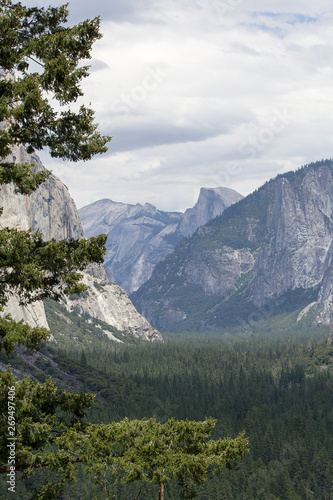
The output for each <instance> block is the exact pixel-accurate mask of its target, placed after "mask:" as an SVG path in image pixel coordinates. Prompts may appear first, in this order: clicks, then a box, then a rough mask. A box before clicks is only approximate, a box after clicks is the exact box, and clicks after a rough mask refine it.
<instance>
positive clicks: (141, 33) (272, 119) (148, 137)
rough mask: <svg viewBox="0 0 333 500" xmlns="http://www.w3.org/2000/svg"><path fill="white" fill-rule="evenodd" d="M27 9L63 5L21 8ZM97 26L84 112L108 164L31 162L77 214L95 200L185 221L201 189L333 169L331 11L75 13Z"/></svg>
mask: <svg viewBox="0 0 333 500" xmlns="http://www.w3.org/2000/svg"><path fill="white" fill-rule="evenodd" d="M22 3H25V4H26V5H38V6H47V5H48V4H51V5H59V3H58V1H57V0H56V1H53V0H51V1H47V2H45V1H44V0H27V1H26V2H24V0H23V2H22ZM69 9H70V22H71V23H77V22H79V21H82V20H84V19H87V18H93V17H95V16H98V15H99V16H100V17H101V31H102V33H103V35H104V36H103V38H102V39H101V40H99V41H98V42H97V43H96V44H95V46H94V49H93V52H92V59H91V61H90V64H91V75H90V77H89V78H88V79H86V80H85V81H84V82H83V85H82V88H83V91H84V98H83V100H82V102H83V103H85V104H89V103H91V105H92V108H93V109H94V110H95V111H96V121H97V122H98V123H99V130H100V131H101V132H102V133H103V134H108V135H112V141H111V142H110V145H109V150H108V152H107V153H105V154H103V155H99V156H96V157H95V158H94V159H92V160H90V161H89V162H79V163H70V162H67V161H65V162H63V161H62V160H53V159H50V157H49V156H48V155H47V153H46V152H41V153H40V157H41V159H42V161H43V163H44V165H45V166H46V167H47V168H51V169H52V170H53V172H54V173H55V175H57V176H58V177H60V179H61V180H62V181H63V182H64V184H66V185H67V187H68V188H69V190H70V193H71V195H72V197H73V199H74V201H75V202H76V204H77V206H78V208H80V207H82V206H85V205H88V204H90V203H92V202H94V201H97V200H99V199H103V198H109V199H112V200H113V201H118V202H124V203H131V204H136V203H141V204H144V203H146V202H148V203H151V204H153V205H155V206H156V207H157V208H159V209H161V210H167V211H182V210H185V209H186V208H188V207H191V206H193V205H194V204H195V202H196V200H197V198H198V194H199V191H200V188H201V187H210V188H214V187H218V186H224V187H229V188H231V189H235V190H236V191H238V192H240V193H241V194H243V195H247V194H249V193H250V192H252V191H253V190H254V189H256V188H258V187H260V186H261V185H262V184H263V183H264V182H266V181H267V180H269V179H270V178H272V177H275V176H276V175H277V174H280V173H283V172H287V171H289V170H295V169H297V168H298V167H300V166H302V165H304V164H307V163H310V162H312V161H317V160H320V159H323V158H331V157H333V140H332V136H333V37H332V25H333V3H332V2H331V1H330V0H316V2H314V1H313V0H293V1H292V2H290V0H279V1H276V0H182V1H181V2H179V1H176V0H121V1H119V0H94V1H91V0H72V1H70V5H69Z"/></svg>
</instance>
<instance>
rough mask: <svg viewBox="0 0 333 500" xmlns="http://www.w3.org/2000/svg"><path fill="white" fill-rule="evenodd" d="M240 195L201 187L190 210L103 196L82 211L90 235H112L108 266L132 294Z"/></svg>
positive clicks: (107, 269) (108, 273)
mask: <svg viewBox="0 0 333 500" xmlns="http://www.w3.org/2000/svg"><path fill="white" fill-rule="evenodd" d="M241 198H242V195H240V194H239V193H237V192H236V191H234V190H232V189H228V188H201V190H200V195H199V199H198V201H197V203H196V205H195V206H194V207H193V208H190V209H187V210H186V211H185V213H181V212H164V211H162V210H158V209H157V208H156V207H154V206H153V205H151V204H150V203H146V204H144V205H141V204H140V203H138V204H136V205H130V204H126V203H120V202H115V201H112V200H108V199H103V200H99V201H96V202H95V203H92V204H90V205H87V206H86V207H83V208H81V209H79V215H80V219H81V222H82V226H83V228H84V232H85V234H86V235H87V236H89V237H90V236H96V235H98V234H102V233H106V234H108V240H107V243H106V247H107V255H106V257H105V263H104V268H105V270H106V273H107V275H108V277H109V279H110V280H114V281H115V282H116V283H118V284H119V285H120V286H122V287H123V288H124V289H125V290H126V291H127V292H128V293H131V292H133V291H135V290H137V289H138V288H139V287H140V286H141V285H142V284H143V283H144V282H145V281H147V280H148V279H149V277H150V276H151V274H152V272H153V269H154V268H155V266H156V265H157V264H158V263H159V262H161V261H162V260H163V259H164V258H165V257H166V256H167V255H169V254H170V253H172V252H173V250H174V248H175V247H176V245H177V244H178V243H179V242H180V241H181V240H182V239H183V238H184V237H188V236H190V235H191V234H193V233H194V232H195V231H196V229H197V228H198V227H199V226H201V225H203V224H205V223H206V222H208V221H209V220H211V219H212V218H213V217H216V216H217V215H220V214H221V213H222V212H223V211H224V210H225V209H226V208H227V207H228V206H229V205H231V204H232V203H235V202H236V201H238V200H240V199H241Z"/></svg>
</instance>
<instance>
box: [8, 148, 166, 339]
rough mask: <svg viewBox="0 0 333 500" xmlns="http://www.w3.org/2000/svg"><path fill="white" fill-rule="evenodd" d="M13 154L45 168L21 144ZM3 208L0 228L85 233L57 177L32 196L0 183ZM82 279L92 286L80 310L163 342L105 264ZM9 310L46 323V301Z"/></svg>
mask: <svg viewBox="0 0 333 500" xmlns="http://www.w3.org/2000/svg"><path fill="white" fill-rule="evenodd" d="M13 157H14V158H15V160H16V161H19V162H21V161H32V162H34V163H35V167H34V168H35V169H36V170H40V169H44V167H43V165H42V163H41V162H40V160H39V158H38V157H37V156H35V155H33V156H29V155H27V153H26V152H25V150H24V149H23V148H15V150H14V151H13ZM0 206H2V207H3V208H4V211H3V215H2V216H1V217H0V227H15V228H18V229H24V230H25V229H28V228H29V227H32V228H33V229H34V230H37V229H39V230H40V231H41V232H42V233H43V236H44V238H45V239H47V240H48V239H52V238H54V239H56V240H59V239H67V238H83V237H84V232H83V229H82V225H81V222H80V218H79V215H78V212H77V209H76V206H75V204H74V202H73V200H72V198H71V197H70V194H69V192H68V189H67V188H66V186H64V184H63V183H62V182H61V181H60V180H59V179H58V178H57V177H55V176H53V175H52V176H51V177H50V178H49V179H48V180H47V181H46V182H45V183H43V184H42V185H41V186H40V187H39V189H38V190H37V191H36V192H34V193H33V194H32V195H31V196H23V195H20V194H15V193H14V188H13V186H11V185H9V186H3V187H1V189H0ZM84 281H85V282H86V284H87V285H88V290H87V295H88V297H87V298H79V299H78V300H76V301H73V303H74V302H75V305H76V307H77V309H78V310H79V311H82V312H88V313H89V314H90V315H91V316H92V317H94V318H96V319H99V320H101V321H104V322H106V323H108V324H110V325H111V326H114V327H116V328H117V329H118V330H120V331H123V332H126V333H130V334H133V335H134V336H135V337H140V338H142V339H144V340H162V336H161V335H160V333H159V332H158V331H157V330H156V329H155V328H152V327H151V326H150V324H149V323H148V321H147V320H146V319H145V318H144V317H142V316H141V315H140V314H139V313H138V312H137V311H136V309H135V308H134V306H133V304H132V303H131V301H130V300H129V299H128V297H127V295H126V294H125V292H124V291H123V290H121V288H120V287H117V286H116V285H112V284H110V283H109V281H108V279H107V276H106V273H105V271H104V269H103V268H102V267H101V266H97V265H92V266H89V268H88V269H87V272H86V273H84ZM71 302H72V301H71ZM6 312H10V313H11V314H12V316H13V317H14V318H15V319H16V320H19V319H24V321H26V322H27V323H28V324H30V325H31V326H34V325H36V324H38V325H40V326H47V320H46V317H45V311H44V306H43V304H42V303H35V304H32V305H31V306H28V307H24V308H23V307H21V306H19V305H18V302H17V300H16V299H12V300H11V301H10V303H9V304H8V307H7V310H6Z"/></svg>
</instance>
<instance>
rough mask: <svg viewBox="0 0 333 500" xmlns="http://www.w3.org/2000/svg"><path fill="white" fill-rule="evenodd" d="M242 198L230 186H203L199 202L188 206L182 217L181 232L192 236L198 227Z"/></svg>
mask: <svg viewBox="0 0 333 500" xmlns="http://www.w3.org/2000/svg"><path fill="white" fill-rule="evenodd" d="M242 198H243V196H242V195H241V194H239V193H237V192H236V191H234V190H233V189H229V188H224V187H217V188H201V189H200V194H199V199H198V201H197V203H196V204H195V205H194V207H193V208H188V209H187V210H186V211H185V213H184V215H183V217H182V221H181V224H180V226H179V230H180V232H181V234H182V235H183V236H186V237H188V236H192V234H193V233H194V232H195V231H196V230H197V229H198V227H200V226H203V225H204V224H206V223H207V222H209V221H210V220H211V219H214V218H215V217H217V216H218V215H221V214H222V213H223V212H224V210H225V209H226V208H227V207H230V205H232V204H233V203H236V202H237V201H239V200H241V199H242Z"/></svg>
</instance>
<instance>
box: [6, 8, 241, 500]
mask: <svg viewBox="0 0 333 500" xmlns="http://www.w3.org/2000/svg"><path fill="white" fill-rule="evenodd" d="M67 16H68V10H67V6H61V7H49V8H47V9H44V8H39V7H33V8H28V7H25V6H23V5H22V4H21V3H16V4H13V3H12V1H11V0H1V2H0V68H1V72H2V79H1V81H0V122H1V127H0V162H1V163H0V184H2V185H3V184H9V183H13V184H14V185H15V186H16V190H17V191H18V192H20V193H22V194H25V195H29V194H30V193H31V192H32V191H34V190H35V189H36V188H37V187H38V186H39V185H40V184H41V183H42V182H43V181H44V180H45V179H46V178H47V176H48V175H49V172H44V171H43V172H37V173H36V172H34V171H33V165H32V164H29V163H24V164H22V163H16V162H15V161H13V158H11V156H10V155H11V153H12V151H13V148H14V147H15V146H20V147H25V149H26V150H27V152H28V153H33V152H34V151H36V150H37V151H38V150H41V149H42V148H44V147H48V148H49V151H50V154H51V156H52V157H59V158H63V159H69V160H71V161H77V160H89V159H90V158H91V157H92V156H93V155H94V154H97V153H102V152H105V151H106V143H107V142H108V141H109V139H110V137H103V136H102V135H101V134H100V133H99V132H98V131H97V126H96V124H95V123H94V112H93V111H92V110H91V109H90V108H87V107H85V106H84V105H82V106H81V107H80V108H79V111H77V112H74V111H72V110H71V108H70V104H71V103H74V102H76V101H77V99H78V98H79V97H80V96H82V91H81V88H80V82H81V80H82V78H85V77H86V76H88V66H82V65H81V64H80V63H81V61H82V60H84V59H88V58H89V57H90V51H91V47H92V44H93V43H94V41H96V40H98V39H99V38H100V37H101V34H100V31H99V24H100V21H99V18H95V19H93V20H92V21H84V22H82V23H80V24H78V25H76V26H74V27H71V28H69V27H67V26H66V22H67ZM32 63H33V66H32ZM36 64H37V66H38V67H39V70H38V71H33V67H35V65H36ZM53 100H56V101H57V102H58V103H59V104H60V106H61V109H62V111H60V112H56V111H55V109H54V106H53ZM105 239H106V237H105V236H104V235H102V236H99V237H96V238H91V239H89V240H85V239H83V240H80V241H77V240H70V241H65V240H63V241H59V242H56V241H54V240H52V241H44V240H43V238H42V235H41V234H40V233H39V232H37V233H33V232H32V231H31V230H30V231H19V230H16V229H9V228H5V229H2V230H0V307H1V308H2V310H3V308H4V306H5V305H6V304H7V302H8V299H9V298H10V296H12V295H16V296H18V297H19V299H20V302H21V304H27V303H30V302H34V301H36V300H41V299H44V298H48V297H49V298H52V299H56V300H59V299H60V297H61V295H62V293H66V294H70V293H80V292H82V291H83V290H84V289H85V286H84V285H83V284H82V283H81V277H82V276H81V274H80V272H79V271H80V270H83V269H85V268H86V267H87V265H88V264H90V263H93V262H97V263H102V261H103V255H104V253H105V248H104V243H105ZM48 336H49V332H48V331H47V330H46V329H45V328H38V327H36V328H31V327H29V326H27V325H25V324H23V323H22V322H16V321H14V320H13V319H12V318H11V317H10V316H9V315H6V316H5V317H3V318H2V319H0V339H1V343H0V349H3V350H4V351H5V352H6V353H7V354H9V353H11V352H13V350H14V347H15V345H16V344H21V345H23V346H25V347H26V348H29V349H38V346H39V343H40V342H41V341H42V340H45V339H47V338H48ZM127 356H128V353H127ZM125 361H126V360H125ZM129 361H130V358H129V356H128V359H127V362H129ZM92 400H93V396H92V395H90V394H82V393H80V394H70V393H68V392H66V391H63V392H61V391H59V389H57V387H56V385H55V384H54V383H53V382H52V381H51V380H49V381H47V382H45V383H44V384H39V383H37V382H36V381H32V380H31V379H29V378H25V379H23V380H21V381H19V382H17V381H16V380H15V378H14V377H13V375H12V373H11V371H10V370H9V369H8V370H7V371H6V372H4V373H2V374H1V377H0V408H1V414H2V415H3V416H4V417H5V418H2V419H1V420H0V443H1V448H0V449H1V451H0V472H2V473H6V474H7V475H8V477H9V481H8V484H9V487H8V488H12V489H11V490H10V491H15V487H16V483H15V474H16V472H18V471H25V474H26V475H27V476H29V475H31V474H32V473H33V472H34V471H35V470H36V469H40V468H43V470H45V469H48V470H49V471H53V472H54V473H55V476H54V479H52V480H50V479H49V478H47V481H46V484H44V485H41V486H40V488H39V491H38V492H37V493H36V496H37V498H40V499H46V498H47V499H50V498H55V497H56V496H57V495H58V494H59V492H61V491H62V490H63V488H64V485H65V483H66V482H68V481H73V480H74V479H75V477H76V468H75V467H76V464H78V463H81V464H82V465H83V466H85V470H88V471H89V472H90V473H91V474H93V475H94V476H96V478H97V479H98V478H99V477H100V476H101V475H102V476H103V477H104V474H105V473H106V472H107V471H108V470H109V471H110V473H111V474H112V473H114V472H117V473H119V474H125V476H124V477H125V479H126V481H127V482H128V481H132V480H133V481H134V480H145V481H147V480H149V481H152V482H153V483H157V484H159V487H160V499H162V498H163V491H164V484H165V483H166V482H167V481H168V480H169V478H177V479H178V480H179V481H180V482H181V483H182V489H183V491H184V492H185V493H184V495H185V494H186V495H187V497H190V496H193V495H194V492H193V485H195V484H200V483H201V482H202V481H204V479H205V477H206V475H207V471H208V466H212V467H213V468H215V469H216V470H219V469H220V468H221V466H222V465H223V464H226V465H227V466H232V464H233V463H234V462H235V461H237V460H238V459H239V458H240V457H242V456H243V455H244V453H245V452H246V451H247V447H248V442H247V440H246V439H245V438H244V437H243V436H242V435H240V436H239V437H238V438H236V439H235V440H231V439H226V440H224V441H221V440H218V441H212V440H208V435H209V433H210V431H211V429H212V427H213V426H214V425H215V423H214V421H213V420H211V419H210V420H209V419H207V420H206V421H205V422H194V423H190V422H177V421H174V420H171V421H168V422H166V424H164V426H162V424H158V423H157V422H155V421H128V420H126V419H125V420H124V421H122V422H119V423H118V424H115V423H113V424H108V425H102V424H99V425H92V424H88V423H85V421H84V418H83V417H84V415H85V411H86V410H87V408H89V407H90V405H91V404H92ZM175 458H176V460H175Z"/></svg>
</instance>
